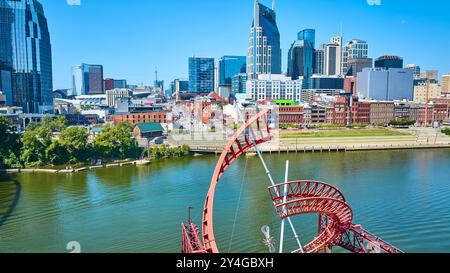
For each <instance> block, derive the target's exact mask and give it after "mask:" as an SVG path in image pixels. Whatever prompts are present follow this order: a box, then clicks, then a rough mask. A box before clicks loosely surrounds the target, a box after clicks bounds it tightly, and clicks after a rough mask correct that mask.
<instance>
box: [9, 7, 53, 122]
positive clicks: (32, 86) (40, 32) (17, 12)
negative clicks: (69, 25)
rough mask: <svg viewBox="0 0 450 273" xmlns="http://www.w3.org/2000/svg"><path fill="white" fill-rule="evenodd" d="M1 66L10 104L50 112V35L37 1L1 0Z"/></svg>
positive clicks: (27, 110)
mask: <svg viewBox="0 0 450 273" xmlns="http://www.w3.org/2000/svg"><path fill="white" fill-rule="evenodd" d="M0 64H1V67H2V68H1V69H2V70H1V75H2V77H1V78H2V81H1V88H2V89H6V90H5V91H6V92H5V94H6V96H7V98H6V99H7V102H8V104H9V105H14V106H19V107H22V108H23V111H24V112H28V113H50V112H52V111H53V97H52V89H53V79H52V54H51V44H50V34H49V31H48V26H47V19H46V18H45V14H44V9H43V7H42V4H41V3H39V1H37V0H0ZM9 75H10V77H9ZM8 89H9V90H8Z"/></svg>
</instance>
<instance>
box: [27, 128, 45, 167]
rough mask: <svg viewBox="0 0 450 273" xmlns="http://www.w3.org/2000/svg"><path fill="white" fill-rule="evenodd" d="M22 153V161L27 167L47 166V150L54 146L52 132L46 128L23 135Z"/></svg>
mask: <svg viewBox="0 0 450 273" xmlns="http://www.w3.org/2000/svg"><path fill="white" fill-rule="evenodd" d="M22 144H23V146H22V153H21V156H20V159H21V160H22V162H23V163H24V164H25V166H27V167H37V166H42V165H44V164H46V162H47V152H46V151H47V148H48V147H49V146H50V145H51V144H52V131H51V130H50V128H48V127H46V126H40V127H38V128H36V129H34V130H28V131H26V132H25V133H24V134H23V135H22Z"/></svg>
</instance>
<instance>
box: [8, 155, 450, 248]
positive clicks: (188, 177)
mask: <svg viewBox="0 0 450 273" xmlns="http://www.w3.org/2000/svg"><path fill="white" fill-rule="evenodd" d="M265 157H266V160H267V164H268V165H269V167H270V169H271V171H272V173H273V176H274V178H275V179H276V180H277V181H279V182H281V181H282V180H283V179H284V165H285V161H286V160H290V165H291V169H290V179H291V180H300V179H314V180H320V181H324V182H327V183H330V184H332V185H334V186H337V187H339V188H340V189H341V191H342V192H343V193H344V195H345V197H346V198H347V201H348V203H349V204H350V205H351V206H352V208H353V210H354V214H355V221H354V222H355V224H362V225H363V227H364V228H365V229H367V230H369V231H370V232H372V233H375V234H376V235H378V236H380V237H382V238H383V239H384V240H386V241H388V242H390V243H392V244H393V245H395V246H397V247H399V248H400V249H402V250H403V251H405V252H450V209H449V208H450V178H449V174H450V149H435V150H403V151H370V152H348V153H323V154H320V153H315V154H289V155H287V154H281V155H279V154H274V155H265ZM216 161H217V157H213V156H204V157H188V158H182V159H176V160H162V161H155V162H153V163H152V164H151V165H149V166H125V167H117V168H108V169H98V170H94V171H88V172H81V173H75V174H56V175H55V174H44V173H43V174H27V173H21V174H13V175H6V174H2V175H1V176H0V252H68V250H66V246H67V244H68V242H71V241H77V242H79V243H80V244H81V251H83V252H173V253H177V252H180V249H181V246H180V244H181V243H180V241H181V240H180V234H181V231H180V229H181V222H182V221H184V220H186V219H187V218H188V209H187V208H188V207H189V206H192V207H193V208H194V209H193V212H192V218H193V221H194V222H196V223H198V224H200V223H201V210H202V206H203V202H204V198H205V194H206V192H207V190H208V188H209V182H210V179H211V175H212V173H213V170H214V167H215V164H216ZM268 185H269V181H268V179H267V177H266V176H265V173H264V171H263V168H262V166H261V164H260V162H259V160H258V158H241V159H240V160H238V161H237V162H235V163H234V164H233V165H232V166H231V167H230V168H229V169H228V170H227V172H226V174H225V175H224V176H223V178H222V180H221V184H220V185H219V187H218V190H217V195H216V201H215V204H216V207H215V213H214V216H215V218H214V220H215V231H216V237H217V242H218V245H219V248H220V249H221V251H222V252H267V249H266V247H265V246H264V245H263V243H262V242H261V239H262V234H261V232H260V228H261V226H263V225H269V226H270V227H271V229H272V233H273V235H274V236H275V237H276V238H277V237H278V236H279V229H280V221H279V220H278V219H277V217H276V215H275V213H274V208H273V205H272V203H271V201H270V200H269V194H268V191H267V186H268ZM316 222H317V217H316V216H301V217H297V218H295V219H294V224H295V226H296V229H297V230H298V232H299V233H300V236H301V239H302V242H303V243H307V242H308V241H309V240H311V239H312V238H313V236H314V235H315V232H316V231H317V223H316ZM286 236H287V238H286V244H285V249H287V250H294V249H295V248H296V245H295V240H294V238H293V236H292V234H291V233H290V231H289V230H287V232H286ZM277 241H278V240H277ZM336 251H337V252H339V251H341V250H339V249H336Z"/></svg>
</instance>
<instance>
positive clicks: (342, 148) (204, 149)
mask: <svg viewBox="0 0 450 273" xmlns="http://www.w3.org/2000/svg"><path fill="white" fill-rule="evenodd" d="M438 148H446V149H448V148H450V143H449V144H420V143H419V144H415V143H412V144H411V143H396V144H349V145H309V146H303V145H298V146H295V145H294V146H289V145H287V146H286V145H278V146H270V145H262V146H261V147H260V151H261V152H262V153H267V154H273V153H323V152H352V151H379V150H413V149H438ZM192 151H193V152H195V153H201V154H215V155H218V154H220V153H221V152H222V151H221V149H220V148H218V147H212V146H198V147H192ZM252 151H253V150H252ZM252 151H251V152H252Z"/></svg>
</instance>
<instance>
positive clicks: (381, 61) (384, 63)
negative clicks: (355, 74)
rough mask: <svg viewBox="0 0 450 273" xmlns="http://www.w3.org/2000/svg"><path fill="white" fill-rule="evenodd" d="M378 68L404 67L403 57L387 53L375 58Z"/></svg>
mask: <svg viewBox="0 0 450 273" xmlns="http://www.w3.org/2000/svg"><path fill="white" fill-rule="evenodd" d="M375 67H376V68H383V69H389V68H403V59H402V58H401V57H399V56H393V55H386V56H381V57H379V58H378V59H376V60H375Z"/></svg>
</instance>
